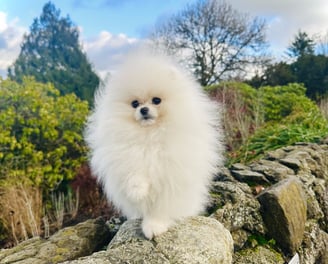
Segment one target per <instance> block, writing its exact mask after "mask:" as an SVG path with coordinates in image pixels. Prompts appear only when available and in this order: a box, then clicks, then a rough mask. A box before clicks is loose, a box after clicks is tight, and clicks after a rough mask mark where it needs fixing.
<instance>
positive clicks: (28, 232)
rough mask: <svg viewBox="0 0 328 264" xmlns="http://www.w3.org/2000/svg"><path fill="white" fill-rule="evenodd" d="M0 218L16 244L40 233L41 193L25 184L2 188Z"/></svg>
mask: <svg viewBox="0 0 328 264" xmlns="http://www.w3.org/2000/svg"><path fill="white" fill-rule="evenodd" d="M0 218H1V219H2V221H3V224H4V226H5V228H6V229H7V230H10V236H11V238H12V239H13V241H15V243H16V244H18V243H19V242H20V241H22V240H26V239H28V238H30V237H35V236H40V235H41V219H42V195H41V193H40V190H39V189H37V188H33V187H27V186H22V185H19V186H10V187H6V188H5V189H4V190H2V194H1V199H0Z"/></svg>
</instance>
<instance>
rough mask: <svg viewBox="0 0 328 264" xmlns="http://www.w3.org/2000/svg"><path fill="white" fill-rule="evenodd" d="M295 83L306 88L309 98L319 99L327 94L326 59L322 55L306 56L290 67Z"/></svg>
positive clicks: (327, 60)
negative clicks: (294, 76)
mask: <svg viewBox="0 0 328 264" xmlns="http://www.w3.org/2000/svg"><path fill="white" fill-rule="evenodd" d="M290 68H291V70H292V71H293V72H294V74H295V75H296V76H297V81H298V82H300V83H304V85H305V86H306V87H307V91H306V94H307V96H309V97H310V98H313V99H319V98H322V97H323V96H325V95H327V94H328V57H327V56H324V55H306V56H302V57H300V58H298V59H297V61H296V62H294V63H293V64H291V65H290Z"/></svg>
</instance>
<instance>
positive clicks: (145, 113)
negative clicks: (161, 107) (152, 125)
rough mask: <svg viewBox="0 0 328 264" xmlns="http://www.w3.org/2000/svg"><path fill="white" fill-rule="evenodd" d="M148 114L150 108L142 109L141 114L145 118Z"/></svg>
mask: <svg viewBox="0 0 328 264" xmlns="http://www.w3.org/2000/svg"><path fill="white" fill-rule="evenodd" d="M148 112H149V108H148V107H143V108H141V109H140V113H141V114H142V115H143V116H145V115H147V114H148Z"/></svg>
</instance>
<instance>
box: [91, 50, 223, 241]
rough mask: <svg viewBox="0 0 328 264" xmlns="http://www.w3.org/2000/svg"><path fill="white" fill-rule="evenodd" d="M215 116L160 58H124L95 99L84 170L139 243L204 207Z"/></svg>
mask: <svg viewBox="0 0 328 264" xmlns="http://www.w3.org/2000/svg"><path fill="white" fill-rule="evenodd" d="M154 98H157V99H154ZM158 98H159V99H160V100H158ZM136 101H137V103H136ZM159 101H160V103H158V102H159ZM132 102H133V103H132ZM134 107H135V108H134ZM145 107H147V108H148V112H147V110H146V111H145V110H141V109H142V108H145ZM141 112H144V115H143V114H142V113H141ZM145 112H147V113H146V114H145ZM219 116H220V112H219V109H218V108H217V107H216V106H215V105H214V104H213V103H212V102H210V101H209V99H208V98H207V97H206V95H205V94H204V93H203V92H202V90H201V87H200V86H199V85H198V84H197V83H196V82H195V81H194V80H192V78H190V76H188V75H187V74H186V73H185V72H184V71H182V70H181V69H179V67H177V65H176V64H175V63H173V62H172V61H171V60H170V59H169V58H167V57H165V56H162V55H154V54H150V53H148V54H147V53H145V52H135V53H134V54H130V55H128V56H127V57H126V59H125V63H123V65H122V67H121V68H120V70H119V71H118V72H117V73H115V74H114V75H113V77H112V78H111V80H110V83H109V85H108V86H107V87H105V88H104V89H103V90H102V91H101V92H99V93H98V96H97V98H96V104H95V110H94V112H93V114H92V115H91V117H90V119H89V122H88V125H87V130H86V141H87V143H88V145H89V146H90V149H91V160H90V163H91V168H92V171H93V173H94V174H95V175H96V176H97V177H98V179H99V180H100V182H102V184H103V186H104V190H105V192H106V194H107V195H108V198H109V199H110V200H111V201H112V202H113V203H114V204H115V205H116V206H117V207H118V208H119V209H120V210H121V211H122V212H123V214H125V215H126V216H127V217H128V218H142V219H143V221H142V230H143V232H144V234H145V236H146V237H147V238H149V239H151V238H152V237H153V236H156V235H159V234H161V233H163V232H165V231H166V230H167V229H168V228H169V227H170V226H171V225H172V224H173V223H174V221H175V220H178V219H181V218H183V217H187V216H192V215H197V214H199V213H200V212H202V210H203V209H204V206H205V205H206V203H207V201H208V188H209V183H210V181H211V178H212V176H213V174H214V173H215V172H216V170H217V166H218V165H221V164H222V160H223V155H222V151H223V145H222V143H221V137H222V132H221V131H220V128H219V127H220V126H218V125H219V121H220V120H219Z"/></svg>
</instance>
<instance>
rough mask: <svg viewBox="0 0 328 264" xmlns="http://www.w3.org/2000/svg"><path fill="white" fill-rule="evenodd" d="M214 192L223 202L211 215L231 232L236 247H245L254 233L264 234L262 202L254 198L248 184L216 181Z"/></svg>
mask: <svg viewBox="0 0 328 264" xmlns="http://www.w3.org/2000/svg"><path fill="white" fill-rule="evenodd" d="M213 194H215V196H216V197H217V199H220V200H221V201H220V202H221V203H222V204H221V206H220V208H218V209H217V210H216V211H215V212H214V213H212V214H211V217H212V218H215V219H216V220H218V221H219V222H221V223H222V224H223V225H224V227H225V228H227V229H228V230H229V231H230V232H231V235H232V237H233V240H234V247H235V249H237V250H238V249H241V248H243V246H244V244H245V243H246V242H247V240H248V237H249V236H250V235H251V234H252V233H256V234H262V235H264V233H265V232H264V224H263V220H262V216H261V214H260V203H259V202H258V201H257V200H256V199H255V198H254V195H253V194H252V191H251V189H250V187H249V186H248V185H246V184H245V183H239V182H229V181H226V182H214V183H213V187H212V195H213ZM220 202H217V204H220Z"/></svg>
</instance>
